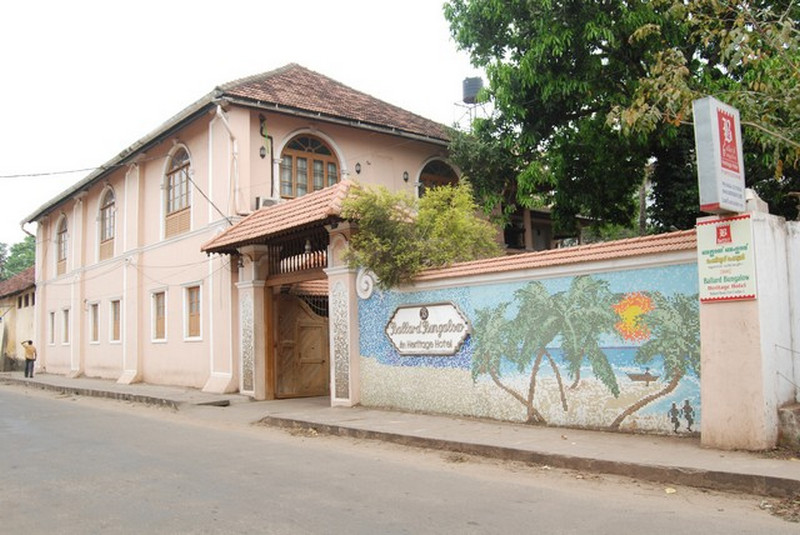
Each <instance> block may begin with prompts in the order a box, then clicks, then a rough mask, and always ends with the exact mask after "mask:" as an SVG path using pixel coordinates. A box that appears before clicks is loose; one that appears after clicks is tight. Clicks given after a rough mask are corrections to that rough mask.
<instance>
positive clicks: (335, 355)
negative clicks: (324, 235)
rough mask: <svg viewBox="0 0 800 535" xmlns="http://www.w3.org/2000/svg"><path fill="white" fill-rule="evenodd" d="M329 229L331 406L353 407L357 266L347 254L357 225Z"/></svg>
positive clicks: (357, 392)
mask: <svg viewBox="0 0 800 535" xmlns="http://www.w3.org/2000/svg"><path fill="white" fill-rule="evenodd" d="M327 229H328V232H329V233H330V245H329V246H328V268H327V269H326V270H325V273H326V274H327V275H328V293H329V295H328V301H329V317H330V356H331V379H330V380H331V388H330V390H331V406H344V407H352V406H353V405H357V404H358V403H359V401H360V397H361V377H360V371H359V368H360V366H359V360H360V351H359V326H358V297H357V295H356V270H355V269H352V268H350V267H348V266H347V263H346V262H345V261H344V254H345V253H346V252H347V248H348V246H349V243H350V237H351V236H352V235H353V233H354V232H356V225H355V224H354V223H351V222H340V223H338V224H336V225H330V226H328V227H327Z"/></svg>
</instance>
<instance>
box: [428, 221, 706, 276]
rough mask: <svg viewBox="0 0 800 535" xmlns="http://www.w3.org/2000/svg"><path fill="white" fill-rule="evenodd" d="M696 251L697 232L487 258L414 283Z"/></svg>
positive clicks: (433, 271) (437, 271)
mask: <svg viewBox="0 0 800 535" xmlns="http://www.w3.org/2000/svg"><path fill="white" fill-rule="evenodd" d="M696 248H697V235H696V233H695V230H694V229H691V230H682V231H678V232H670V233H668V234H657V235H654V236H641V237H638V238H630V239H625V240H616V241H610V242H603V243H593V244H591V245H580V246H577V247H565V248H562V249H550V250H547V251H536V252H532V253H522V254H518V255H511V256H502V257H497V258H487V259H484V260H473V261H471V262H462V263H459V264H454V265H452V266H447V267H443V268H437V269H429V270H426V271H423V272H422V273H420V274H419V275H417V277H415V278H414V281H415V282H422V281H431V280H440V279H447V278H455V277H467V276H473V275H483V274H488V273H504V272H508V271H519V270H523V269H532V268H543V267H550V266H559V265H566V264H578V263H582V262H596V261H600V260H612V259H615V258H627V257H633V256H644V255H651V254H658V253H666V252H672V251H689V250H693V249H696Z"/></svg>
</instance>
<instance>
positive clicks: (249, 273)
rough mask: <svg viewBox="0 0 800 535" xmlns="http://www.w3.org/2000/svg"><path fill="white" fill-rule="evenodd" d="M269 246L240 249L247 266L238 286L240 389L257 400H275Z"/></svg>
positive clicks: (249, 246) (242, 271) (252, 246)
mask: <svg viewBox="0 0 800 535" xmlns="http://www.w3.org/2000/svg"><path fill="white" fill-rule="evenodd" d="M268 251H269V249H268V247H267V246H265V245H248V246H245V247H240V248H239V253H240V254H241V255H242V258H243V259H246V260H245V261H244V266H243V267H242V268H240V271H241V275H240V278H239V282H237V283H236V288H237V290H238V293H239V359H240V361H239V370H240V373H241V379H240V383H239V391H240V392H241V393H242V394H249V395H251V396H253V398H254V399H256V400H264V399H273V398H274V396H275V391H274V387H273V386H272V385H274V380H271V379H272V378H270V377H267V375H268V370H269V366H268V360H269V356H268V349H269V347H268V343H267V342H268V338H267V330H268V329H270V328H271V325H272V322H271V321H270V318H269V310H270V309H271V307H270V306H269V305H270V304H271V303H270V301H271V300H270V297H271V295H270V296H269V297H268V296H267V292H266V291H265V288H266V283H265V279H266V275H267V266H268V262H267V260H268V258H269V255H268Z"/></svg>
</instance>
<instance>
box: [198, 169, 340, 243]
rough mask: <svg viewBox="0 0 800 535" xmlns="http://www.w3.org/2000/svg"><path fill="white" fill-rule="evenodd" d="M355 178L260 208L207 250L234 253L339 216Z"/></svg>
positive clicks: (213, 240)
mask: <svg viewBox="0 0 800 535" xmlns="http://www.w3.org/2000/svg"><path fill="white" fill-rule="evenodd" d="M352 184H353V183H352V182H351V181H349V180H343V181H342V182H339V183H338V184H336V185H334V186H331V187H328V188H325V189H322V190H319V191H315V192H313V193H309V194H308V195H303V196H302V197H297V198H296V199H292V200H290V201H284V202H282V203H279V204H275V205H273V206H268V207H266V208H262V209H260V210H256V211H255V212H253V213H252V214H250V215H249V216H247V217H245V218H244V219H242V220H241V221H239V222H238V223H236V224H235V225H233V226H232V227H230V228H228V229H226V230H225V231H224V232H223V233H222V234H219V235H218V236H216V237H215V238H214V239H212V240H211V241H209V242H208V243H206V244H205V245H203V247H202V250H203V251H205V252H207V253H233V252H235V250H236V248H237V247H239V246H242V245H247V244H250V243H256V242H258V241H264V240H266V239H268V238H270V237H273V236H276V235H278V234H281V233H283V232H286V231H288V230H292V229H295V228H298V227H304V226H309V225H312V224H314V223H320V222H323V221H325V220H327V219H329V218H331V217H335V216H338V215H339V214H340V213H341V211H342V202H343V201H344V199H345V197H347V194H348V192H349V191H350V188H351V187H352Z"/></svg>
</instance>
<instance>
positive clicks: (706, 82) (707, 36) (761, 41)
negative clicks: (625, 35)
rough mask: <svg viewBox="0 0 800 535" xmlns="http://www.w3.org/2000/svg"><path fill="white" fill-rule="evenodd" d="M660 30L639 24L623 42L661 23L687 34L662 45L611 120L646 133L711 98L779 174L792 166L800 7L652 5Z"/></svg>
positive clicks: (716, 0)
mask: <svg viewBox="0 0 800 535" xmlns="http://www.w3.org/2000/svg"><path fill="white" fill-rule="evenodd" d="M653 3H654V4H656V5H658V6H659V8H660V9H662V10H663V12H664V13H665V19H664V20H663V21H662V22H661V23H651V24H645V25H643V26H642V27H640V28H639V30H637V31H636V32H635V33H634V34H633V35H632V36H631V39H630V41H632V42H635V41H637V40H639V39H641V38H645V37H649V36H653V35H656V36H659V37H660V36H661V32H662V29H663V26H664V24H665V23H668V22H678V23H680V24H682V25H684V26H685V27H686V28H687V42H688V43H690V44H691V45H692V46H676V44H675V43H672V42H668V41H663V42H662V49H661V50H660V51H658V52H657V53H656V54H654V55H653V56H652V57H651V58H650V59H649V62H648V64H647V66H648V70H647V74H646V75H645V76H644V77H642V78H640V80H639V83H638V84H637V87H636V91H635V93H634V98H633V100H632V101H631V102H630V103H629V104H628V105H624V104H619V105H618V106H617V108H615V110H614V113H612V115H611V119H612V120H615V121H616V122H617V124H618V125H619V126H620V127H621V128H622V129H623V130H625V131H632V132H636V133H642V132H643V133H647V132H649V131H650V130H652V129H653V128H655V127H657V126H658V124H659V123H661V122H664V121H671V122H675V123H680V122H683V121H686V120H688V119H689V118H690V117H691V115H692V110H691V106H692V101H693V100H695V99H697V98H700V97H703V96H705V95H707V94H712V95H715V96H716V97H717V98H719V99H720V100H723V101H725V102H727V103H728V104H731V105H733V106H735V107H736V108H738V109H739V112H740V115H741V119H742V125H743V127H744V128H745V131H746V133H747V135H748V137H749V138H750V139H751V141H753V142H756V143H758V145H760V146H761V149H762V153H763V156H764V157H765V162H766V163H768V164H771V165H772V166H773V168H774V169H775V170H776V173H777V174H778V175H780V172H781V167H782V166H783V165H784V164H788V165H791V166H796V164H797V163H798V161H799V160H800V139H798V138H797V131H798V130H799V129H800V27H798V24H799V23H800V4H798V3H797V2H796V1H792V0H783V1H774V0H770V1H764V0H757V1H752V0H747V1H745V0H729V1H720V0H694V1H692V2H684V1H683V0H656V1H655V2H653Z"/></svg>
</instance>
